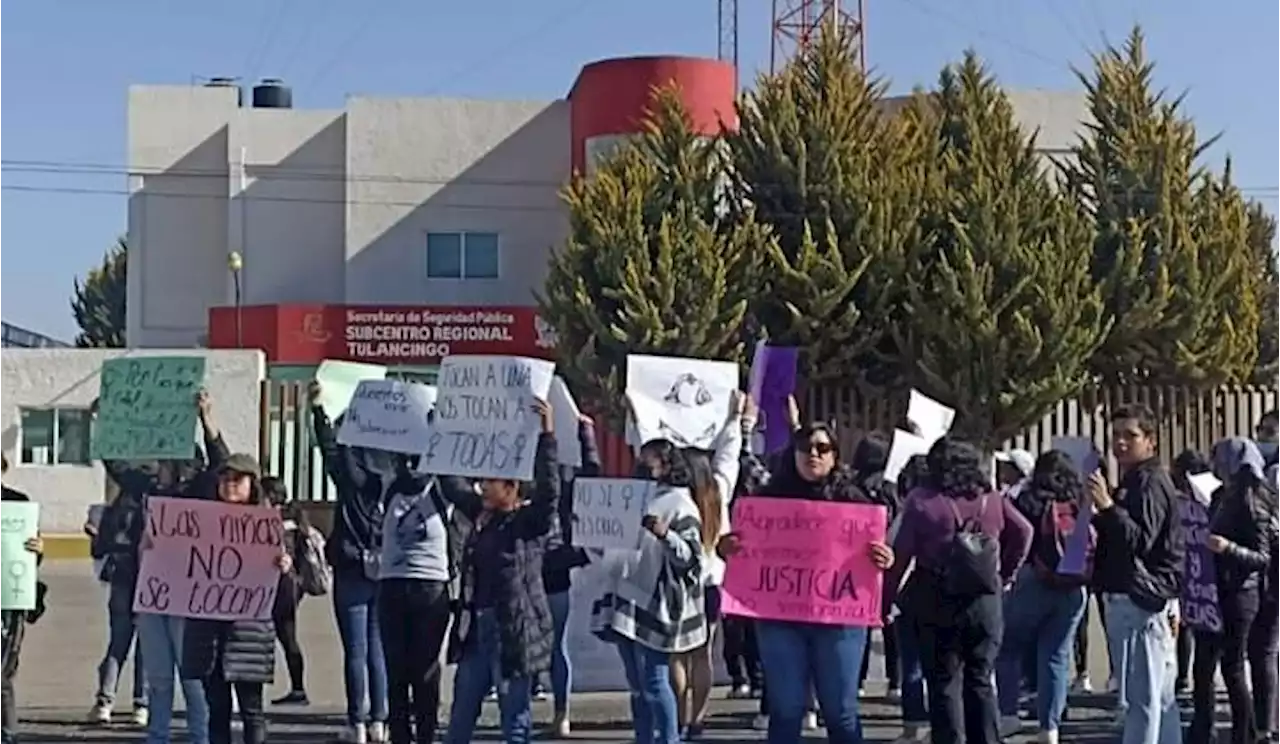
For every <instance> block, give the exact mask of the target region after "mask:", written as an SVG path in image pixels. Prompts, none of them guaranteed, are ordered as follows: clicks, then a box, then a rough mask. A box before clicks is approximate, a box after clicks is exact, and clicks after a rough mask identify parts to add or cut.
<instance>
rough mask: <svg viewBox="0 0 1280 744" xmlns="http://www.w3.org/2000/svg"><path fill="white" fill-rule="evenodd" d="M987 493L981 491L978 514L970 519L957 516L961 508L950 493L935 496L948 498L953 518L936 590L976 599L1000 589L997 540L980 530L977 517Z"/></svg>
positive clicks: (983, 506) (980, 512)
mask: <svg viewBox="0 0 1280 744" xmlns="http://www.w3.org/2000/svg"><path fill="white" fill-rule="evenodd" d="M989 495H990V494H983V496H982V497H981V498H980V499H979V501H978V512H977V515H976V516H975V517H974V518H972V519H964V518H962V517H961V516H960V510H959V509H957V508H956V503H955V500H954V499H952V498H951V497H950V496H947V495H939V497H938V498H943V499H946V500H947V505H948V506H950V507H951V512H952V513H953V514H955V517H956V531H955V534H954V535H953V536H952V538H951V544H950V545H948V546H947V548H946V550H945V551H944V553H943V555H942V565H941V566H940V567H939V577H940V579H941V581H940V583H939V589H940V590H941V592H942V594H944V595H946V596H947V597H951V598H960V599H963V598H976V597H980V596H983V595H986V594H996V593H998V592H999V591H1000V586H1001V581H1000V541H999V540H997V539H996V538H995V537H994V536H992V535H988V534H986V533H985V532H983V531H982V524H981V523H980V522H979V521H978V517H981V516H982V514H984V513H985V512H986V509H987V497H988V496H989Z"/></svg>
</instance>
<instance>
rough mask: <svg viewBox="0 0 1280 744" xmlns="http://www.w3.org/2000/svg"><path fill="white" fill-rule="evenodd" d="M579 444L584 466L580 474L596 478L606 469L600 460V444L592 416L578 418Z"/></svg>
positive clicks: (579, 470)
mask: <svg viewBox="0 0 1280 744" xmlns="http://www.w3.org/2000/svg"><path fill="white" fill-rule="evenodd" d="M578 446H579V447H581V448H582V467H581V468H579V469H578V475H585V476H586V477H588V478H594V477H596V476H598V475H600V472H601V471H602V470H603V469H604V466H603V465H602V463H601V461H600V445H599V444H597V443H596V423H595V421H592V420H591V417H590V416H586V415H583V416H581V417H579V418H578Z"/></svg>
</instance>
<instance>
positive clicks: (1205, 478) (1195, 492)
mask: <svg viewBox="0 0 1280 744" xmlns="http://www.w3.org/2000/svg"><path fill="white" fill-rule="evenodd" d="M1187 482H1188V483H1190V484H1191V496H1192V498H1194V499H1195V500H1196V501H1198V502H1200V503H1201V504H1202V505H1204V506H1208V505H1209V503H1210V502H1212V501H1213V492H1214V491H1217V490H1218V489H1219V488H1221V487H1222V481H1220V480H1218V476H1216V475H1214V474H1213V473H1207V472H1206V473H1192V474H1191V475H1188V476H1187Z"/></svg>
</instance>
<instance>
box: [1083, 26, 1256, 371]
mask: <svg viewBox="0 0 1280 744" xmlns="http://www.w3.org/2000/svg"><path fill="white" fill-rule="evenodd" d="M1153 71H1154V65H1153V64H1152V63H1151V62H1149V61H1148V60H1147V58H1146V52H1145V49H1144V45H1143V39H1142V34H1141V31H1140V30H1139V29H1136V28H1135V29H1134V31H1133V33H1132V34H1131V35H1130V36H1129V39H1128V40H1127V42H1126V43H1125V44H1124V46H1123V47H1121V48H1114V47H1112V48H1109V49H1107V50H1106V51H1105V52H1103V53H1101V54H1099V55H1097V56H1096V57H1095V58H1094V66H1093V72H1092V76H1088V75H1086V74H1083V73H1078V75H1079V77H1080V80H1081V81H1082V82H1083V83H1084V85H1085V87H1086V89H1087V91H1088V95H1089V103H1090V112H1091V114H1092V117H1093V122H1092V123H1091V124H1090V125H1089V126H1088V128H1087V131H1086V133H1085V134H1084V135H1083V136H1082V137H1081V139H1080V141H1079V142H1078V144H1077V145H1076V147H1075V148H1074V153H1073V154H1074V158H1073V162H1070V163H1068V164H1067V165H1066V166H1065V167H1064V171H1063V172H1064V175H1065V180H1066V185H1067V188H1068V189H1070V190H1071V191H1072V193H1073V194H1074V195H1075V196H1076V198H1077V199H1079V200H1080V202H1081V203H1082V204H1083V205H1085V207H1086V208H1087V209H1088V211H1089V212H1090V213H1091V215H1092V216H1093V219H1094V222H1095V224H1096V228H1095V229H1096V236H1095V240H1094V259H1093V273H1094V277H1095V279H1096V280H1097V281H1098V282H1099V284H1100V285H1101V286H1102V292H1103V298H1104V300H1105V302H1106V303H1107V310H1108V313H1109V314H1110V315H1111V316H1113V317H1114V318H1115V323H1114V324H1113V326H1112V329H1111V332H1110V333H1109V334H1108V336H1107V338H1106V340H1105V342H1104V343H1103V345H1102V346H1101V347H1100V348H1099V349H1098V351H1097V353H1096V354H1095V357H1094V361H1093V364H1092V367H1093V370H1094V372H1095V373H1096V374H1097V375H1098V376H1099V378H1101V379H1102V380H1104V381H1107V382H1113V383H1124V382H1141V381H1149V382H1155V383H1160V384H1192V385H1213V384H1217V383H1219V382H1224V381H1238V380H1242V379H1245V378H1247V377H1249V376H1250V375H1251V374H1252V372H1253V367H1254V361H1255V358H1256V355H1257V335H1258V334H1257V323H1258V313H1257V301H1256V298H1255V295H1254V291H1253V283H1252V278H1251V277H1250V276H1249V275H1248V272H1249V265H1250V261H1249V252H1248V245H1247V240H1248V238H1247V232H1248V224H1247V218H1246V216H1245V213H1244V202H1243V200H1242V198H1241V196H1240V194H1239V192H1238V191H1237V190H1236V189H1234V188H1232V187H1231V186H1230V182H1229V177H1227V176H1223V177H1221V178H1216V177H1214V176H1213V175H1212V174H1211V173H1209V172H1208V171H1206V170H1205V169H1203V168H1201V167H1200V166H1198V165H1197V162H1198V159H1199V158H1200V156H1201V155H1202V154H1203V153H1204V151H1205V150H1206V149H1207V148H1208V147H1210V146H1211V145H1212V144H1213V142H1214V139H1210V140H1207V141H1201V140H1200V138H1199V137H1198V135H1197V132H1196V129H1195V125H1194V123H1193V122H1192V121H1191V120H1190V119H1189V118H1187V117H1186V116H1185V115H1184V114H1183V112H1182V107H1181V103H1182V101H1181V99H1180V98H1178V99H1172V100H1169V99H1167V98H1166V97H1165V96H1164V94H1163V93H1162V92H1160V91H1157V90H1154V86H1153V82H1152V73H1153Z"/></svg>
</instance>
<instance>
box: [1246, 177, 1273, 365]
mask: <svg viewBox="0 0 1280 744" xmlns="http://www.w3.org/2000/svg"><path fill="white" fill-rule="evenodd" d="M1275 242H1276V219H1275V218H1274V217H1272V216H1271V215H1270V214H1268V213H1267V210H1266V209H1265V208H1263V206H1262V205H1261V204H1259V203H1258V202H1253V203H1251V204H1250V205H1249V253H1250V255H1251V256H1252V258H1253V276H1254V278H1255V279H1256V280H1257V282H1256V284H1255V288H1254V292H1255V294H1256V296H1257V298H1258V363H1257V364H1256V365H1255V367H1254V373H1253V382H1254V383H1255V384H1258V385H1275V384H1276V383H1277V379H1276V375H1277V372H1278V371H1280V338H1278V336H1280V325H1278V324H1277V315H1278V314H1280V265H1278V264H1277V258H1278V257H1277V255H1276V249H1275Z"/></svg>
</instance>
